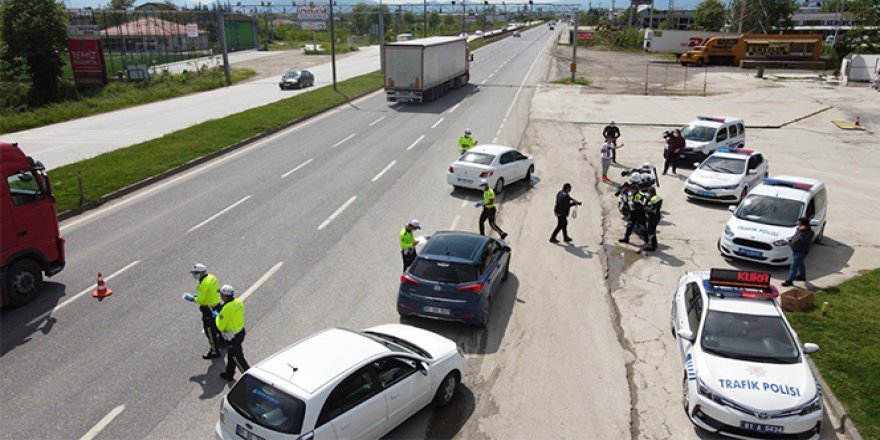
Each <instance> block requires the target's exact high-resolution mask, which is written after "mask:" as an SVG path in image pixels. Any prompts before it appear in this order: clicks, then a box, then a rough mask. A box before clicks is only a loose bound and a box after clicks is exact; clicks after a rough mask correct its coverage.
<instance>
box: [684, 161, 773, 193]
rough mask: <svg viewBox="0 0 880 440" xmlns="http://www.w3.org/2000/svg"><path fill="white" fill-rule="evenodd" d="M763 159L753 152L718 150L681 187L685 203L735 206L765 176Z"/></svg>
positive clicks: (766, 172) (766, 168)
mask: <svg viewBox="0 0 880 440" xmlns="http://www.w3.org/2000/svg"><path fill="white" fill-rule="evenodd" d="M768 168H769V165H768V163H767V159H764V156H763V155H762V154H761V153H760V152H757V151H755V150H750V149H747V148H740V149H736V150H731V149H728V148H720V149H718V150H715V153H713V154H712V155H711V156H709V157H707V158H706V160H704V161H703V163H701V164H699V165H697V168H696V169H695V170H694V172H693V173H691V175H690V176H689V177H688V179H687V181H685V183H684V194H685V196H687V198H688V199H700V200H706V201H710V202H725V203H733V204H736V203H739V202H740V201H741V200H742V199H744V198H745V197H746V194H748V193H749V189H751V188H754V187H756V186H758V185H759V184H760V183H761V180H762V179H763V178H765V177H767V175H768V172H769V171H768Z"/></svg>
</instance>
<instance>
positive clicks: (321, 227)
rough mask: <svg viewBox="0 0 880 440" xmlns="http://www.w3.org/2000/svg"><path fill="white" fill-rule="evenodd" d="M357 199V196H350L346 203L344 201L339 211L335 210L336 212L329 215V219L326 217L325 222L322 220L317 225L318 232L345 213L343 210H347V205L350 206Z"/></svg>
mask: <svg viewBox="0 0 880 440" xmlns="http://www.w3.org/2000/svg"><path fill="white" fill-rule="evenodd" d="M357 198H358V196H351V198H350V199H348V201H346V202H345V203H343V204H342V206H340V207H339V209H337V210H336V212H334V213H333V214H330V217H327V220H324V222H323V223H321V224H320V225H318V230H319V231H320V230H321V229H324V228H326V227H327V225H329V224H330V222H332V221H333V220H335V219H336V217H339V214H342V211H345V208H348V205H351V204H352V203H354V201H355V199H357Z"/></svg>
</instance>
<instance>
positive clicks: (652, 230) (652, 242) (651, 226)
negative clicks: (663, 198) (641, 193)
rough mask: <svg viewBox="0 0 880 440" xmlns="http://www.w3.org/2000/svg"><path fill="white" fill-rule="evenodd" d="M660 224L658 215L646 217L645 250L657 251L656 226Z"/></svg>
mask: <svg viewBox="0 0 880 440" xmlns="http://www.w3.org/2000/svg"><path fill="white" fill-rule="evenodd" d="M659 223H660V215H653V214H649V215H648V231H647V238H648V239H647V240H646V241H647V248H648V250H649V251H656V250H657V225H658V224H659Z"/></svg>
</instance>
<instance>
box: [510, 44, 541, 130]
mask: <svg viewBox="0 0 880 440" xmlns="http://www.w3.org/2000/svg"><path fill="white" fill-rule="evenodd" d="M551 41H553V40H552V39H551V40H547V43H544V47H543V48H541V51H540V52H539V56H536V57H535V61H532V65H531V66H530V67H529V70H528V71H526V74H525V75H524V76H523V80H522V82H521V83H520V84H519V88H517V89H516V94H515V95H513V101H511V102H510V107H508V108H507V113H505V114H504V118H505V119H506V118H507V117H508V116H510V112H511V111H512V110H513V106H514V105H516V100H517V99H518V98H519V94H520V92H522V89H523V86H524V85H526V80H528V79H529V75H531V74H532V70H534V68H535V64H538V60H540V59H541V56H540V54H541V53H544V51H545V50H546V49H547V45H548V44H549V42H551Z"/></svg>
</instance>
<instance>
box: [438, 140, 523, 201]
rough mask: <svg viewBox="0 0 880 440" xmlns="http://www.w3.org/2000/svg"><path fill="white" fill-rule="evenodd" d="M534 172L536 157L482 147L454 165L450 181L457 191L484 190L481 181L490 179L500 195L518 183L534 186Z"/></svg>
mask: <svg viewBox="0 0 880 440" xmlns="http://www.w3.org/2000/svg"><path fill="white" fill-rule="evenodd" d="M534 172H535V160H534V158H532V157H531V156H529V155H527V154H523V153H521V152H520V151H519V150H517V149H516V148H511V147H506V146H504V145H492V144H489V145H478V146H476V147H474V148H471V149H470V150H468V151H467V152H466V153H464V154H462V155H461V157H459V158H458V160H456V161H455V162H452V165H450V166H449V171H448V173H447V174H446V181H447V182H448V183H449V184H450V185H452V186H453V187H455V188H470V189H480V179H486V181H488V182H489V186H490V187H491V188H493V189H494V190H495V193H496V194H497V193H501V192H502V191H504V186H505V185H510V184H511V183H513V182H516V181H518V180H525V182H526V183H527V184H530V183H531V181H532V174H533V173H534Z"/></svg>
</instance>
